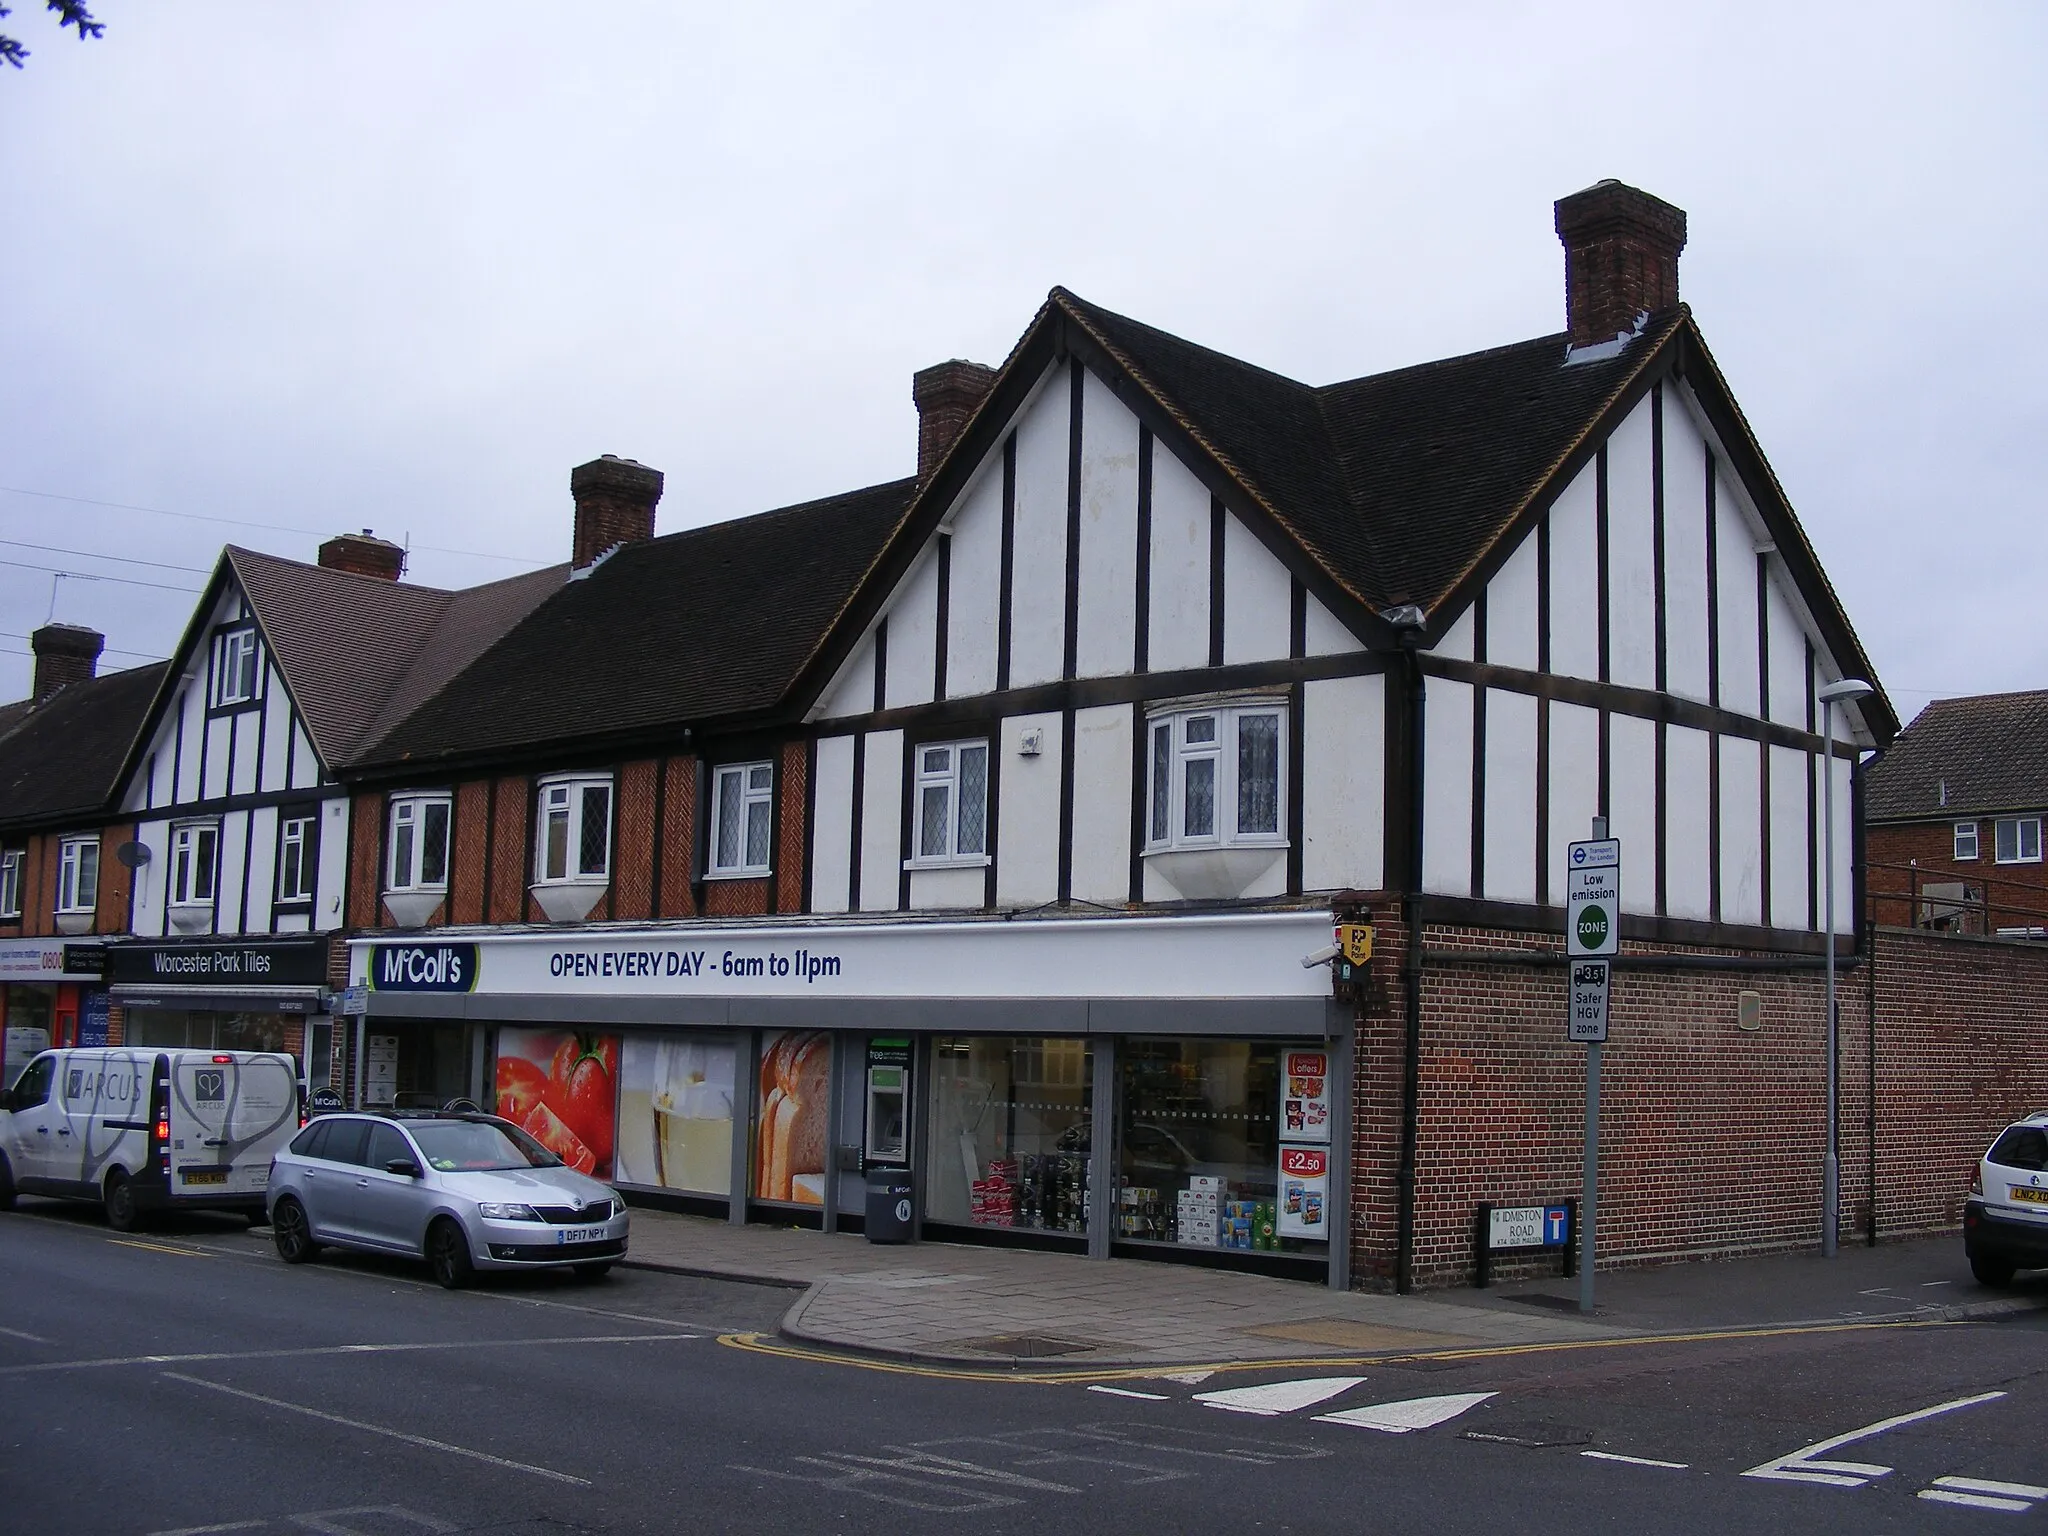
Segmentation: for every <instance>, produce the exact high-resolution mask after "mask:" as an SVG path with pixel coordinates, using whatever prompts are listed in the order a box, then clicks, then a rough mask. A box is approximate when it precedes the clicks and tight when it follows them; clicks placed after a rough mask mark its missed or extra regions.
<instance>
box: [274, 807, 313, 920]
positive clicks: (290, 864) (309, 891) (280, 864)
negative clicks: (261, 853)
mask: <svg viewBox="0 0 2048 1536" xmlns="http://www.w3.org/2000/svg"><path fill="white" fill-rule="evenodd" d="M319 825H320V821H319V818H318V817H316V816H313V815H310V814H308V815H288V816H285V817H283V818H282V819H281V820H279V822H278V824H277V902H276V904H277V905H279V906H289V905H292V904H293V903H295V902H306V901H311V900H312V899H313V874H314V863H315V858H314V855H315V852H316V850H317V847H318V843H317V836H318V834H317V833H316V831H315V828H317V827H318V826H319Z"/></svg>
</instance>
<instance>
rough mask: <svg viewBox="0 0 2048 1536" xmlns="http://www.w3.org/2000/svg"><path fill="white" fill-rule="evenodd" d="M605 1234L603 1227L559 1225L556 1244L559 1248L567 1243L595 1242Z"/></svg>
mask: <svg viewBox="0 0 2048 1536" xmlns="http://www.w3.org/2000/svg"><path fill="white" fill-rule="evenodd" d="M603 1236H604V1228H603V1227H557V1228H556V1229H555V1246H556V1247H557V1248H559V1247H561V1246H562V1245H563V1244H565V1243H594V1242H597V1241H598V1240H599V1239H601V1238H602V1237H603Z"/></svg>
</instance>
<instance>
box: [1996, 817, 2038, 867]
mask: <svg viewBox="0 0 2048 1536" xmlns="http://www.w3.org/2000/svg"><path fill="white" fill-rule="evenodd" d="M1995 849H1996V853H1997V858H1998V862H1999V863H2001V864H2038V863H2040V862H2041V818H2040V817H2038V816H2007V817H2004V818H2002V819H2001V820H2000V821H1999V823H1998V835H1997V842H1996V844H1995Z"/></svg>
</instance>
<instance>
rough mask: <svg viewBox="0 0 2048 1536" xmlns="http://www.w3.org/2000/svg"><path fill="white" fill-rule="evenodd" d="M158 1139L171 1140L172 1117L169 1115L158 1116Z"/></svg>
mask: <svg viewBox="0 0 2048 1536" xmlns="http://www.w3.org/2000/svg"><path fill="white" fill-rule="evenodd" d="M156 1139H157V1140H158V1141H169V1140H170V1139H171V1117H170V1116H169V1115H158V1116H157V1119H156Z"/></svg>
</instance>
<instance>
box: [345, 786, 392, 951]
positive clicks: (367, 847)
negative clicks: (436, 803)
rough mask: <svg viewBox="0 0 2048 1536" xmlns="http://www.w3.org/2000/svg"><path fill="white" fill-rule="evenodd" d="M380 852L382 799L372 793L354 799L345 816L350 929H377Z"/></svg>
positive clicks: (379, 921)
mask: <svg viewBox="0 0 2048 1536" xmlns="http://www.w3.org/2000/svg"><path fill="white" fill-rule="evenodd" d="M383 848H384V797H383V796H382V795H380V794H377V793H375V792H373V791H366V792H364V793H362V794H359V795H356V796H355V797H354V798H353V800H352V802H351V803H350V806H349V813H348V922H349V926H350V927H352V928H381V927H383V926H384V914H383V913H382V912H381V911H380V910H379V907H380V906H381V905H382V902H381V900H380V896H379V893H380V892H381V891H382V890H383V888H384V876H383V872H382V870H381V869H380V868H379V867H378V866H379V864H380V862H381V855H382V853H383Z"/></svg>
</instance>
